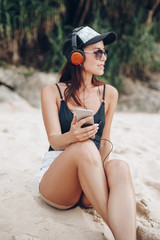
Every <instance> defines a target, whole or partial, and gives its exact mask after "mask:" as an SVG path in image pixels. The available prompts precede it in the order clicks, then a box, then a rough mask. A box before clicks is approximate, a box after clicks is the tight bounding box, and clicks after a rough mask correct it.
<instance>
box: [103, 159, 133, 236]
mask: <svg viewBox="0 0 160 240" xmlns="http://www.w3.org/2000/svg"><path fill="white" fill-rule="evenodd" d="M105 172H106V175H107V179H108V185H109V190H110V192H109V200H108V221H109V226H110V228H111V230H112V232H113V234H114V237H115V239H116V240H136V201H135V193H134V188H133V184H132V180H131V175H130V171H129V167H128V165H127V163H126V162H124V161H121V160H111V161H109V162H106V163H105Z"/></svg>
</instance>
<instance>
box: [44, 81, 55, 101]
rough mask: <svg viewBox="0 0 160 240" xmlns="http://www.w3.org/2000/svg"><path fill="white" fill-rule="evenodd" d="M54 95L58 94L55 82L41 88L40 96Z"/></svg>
mask: <svg viewBox="0 0 160 240" xmlns="http://www.w3.org/2000/svg"><path fill="white" fill-rule="evenodd" d="M49 96H50V97H51V96H52V97H54V98H57V96H58V91H57V87H56V85H55V84H53V85H45V86H44V87H43V88H42V89H41V97H42V98H43V97H49Z"/></svg>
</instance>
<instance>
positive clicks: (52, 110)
mask: <svg viewBox="0 0 160 240" xmlns="http://www.w3.org/2000/svg"><path fill="white" fill-rule="evenodd" d="M58 94H59V93H58V91H57V87H56V86H55V85H53V86H45V87H43V88H42V91H41V106H42V115H43V121H44V125H45V129H46V133H47V136H48V141H49V143H50V145H51V147H52V148H53V149H55V150H60V149H65V148H66V147H68V146H69V145H70V144H72V143H75V142H78V141H85V140H87V139H88V138H90V137H92V136H93V135H94V134H95V133H96V132H97V124H94V125H93V126H90V127H85V128H81V126H82V125H83V124H84V123H86V122H87V121H89V120H90V118H89V117H88V118H85V119H83V120H80V121H79V122H78V123H77V121H76V117H75V116H74V117H73V120H72V123H71V128H70V131H69V132H66V133H64V134H62V133H61V127H60V122H59V113H58V107H57V101H60V99H59V95H58Z"/></svg>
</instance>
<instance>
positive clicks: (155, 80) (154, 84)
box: [148, 73, 160, 91]
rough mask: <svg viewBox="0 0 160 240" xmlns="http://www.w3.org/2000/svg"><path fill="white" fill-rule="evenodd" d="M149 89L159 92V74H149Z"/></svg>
mask: <svg viewBox="0 0 160 240" xmlns="http://www.w3.org/2000/svg"><path fill="white" fill-rule="evenodd" d="M149 76H150V79H151V80H150V81H149V83H148V86H149V88H151V89H154V90H158V91H160V73H150V75H149Z"/></svg>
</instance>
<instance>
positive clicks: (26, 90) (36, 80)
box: [16, 72, 57, 108]
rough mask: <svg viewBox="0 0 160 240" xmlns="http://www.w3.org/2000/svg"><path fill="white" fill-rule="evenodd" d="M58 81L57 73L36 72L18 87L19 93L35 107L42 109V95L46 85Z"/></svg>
mask: <svg viewBox="0 0 160 240" xmlns="http://www.w3.org/2000/svg"><path fill="white" fill-rule="evenodd" d="M56 81H57V74H55V73H49V74H47V73H40V72H35V73H34V74H33V75H32V76H30V77H27V79H26V81H25V82H23V83H22V84H20V85H19V86H17V87H16V91H17V93H18V94H19V95H20V96H22V97H23V98H25V99H26V100H27V101H28V102H29V103H30V104H32V105H33V106H34V107H38V108H39V107H40V106H41V102H40V93H41V89H42V87H43V86H44V85H48V84H53V83H55V82H56Z"/></svg>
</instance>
